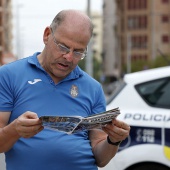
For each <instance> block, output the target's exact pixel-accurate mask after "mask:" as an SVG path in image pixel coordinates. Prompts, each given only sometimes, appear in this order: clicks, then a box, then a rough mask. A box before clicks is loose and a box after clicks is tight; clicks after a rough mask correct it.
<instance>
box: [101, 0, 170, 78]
mask: <svg viewBox="0 0 170 170" xmlns="http://www.w3.org/2000/svg"><path fill="white" fill-rule="evenodd" d="M103 2H104V3H103V18H104V19H103V61H104V69H103V71H104V74H105V76H116V77H118V78H119V77H120V76H121V74H123V73H124V72H125V73H126V72H131V63H132V62H133V63H134V62H137V61H142V62H147V61H151V60H154V59H155V58H156V57H157V56H161V55H164V56H166V55H170V48H169V47H170V0H103ZM115 6H116V7H115ZM124 66H126V70H125V68H124ZM143 69H145V68H143Z"/></svg>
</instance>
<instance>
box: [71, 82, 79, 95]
mask: <svg viewBox="0 0 170 170" xmlns="http://www.w3.org/2000/svg"><path fill="white" fill-rule="evenodd" d="M70 94H71V96H72V97H77V96H78V94H79V93H78V87H77V86H76V85H72V86H71V90H70Z"/></svg>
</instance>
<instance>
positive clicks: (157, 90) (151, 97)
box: [135, 77, 170, 109]
mask: <svg viewBox="0 0 170 170" xmlns="http://www.w3.org/2000/svg"><path fill="white" fill-rule="evenodd" d="M135 88H136V90H137V91H138V93H139V94H140V96H141V97H142V98H143V99H144V101H145V102H146V103H147V104H149V105H150V106H152V107H159V108H168V109H169V108H170V77H166V78H162V79H157V80H154V81H149V82H147V83H142V84H138V85H136V86H135Z"/></svg>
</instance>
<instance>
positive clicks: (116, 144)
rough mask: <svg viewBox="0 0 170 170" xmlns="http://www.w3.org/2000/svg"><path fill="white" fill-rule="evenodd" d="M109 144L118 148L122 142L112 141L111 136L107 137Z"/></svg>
mask: <svg viewBox="0 0 170 170" xmlns="http://www.w3.org/2000/svg"><path fill="white" fill-rule="evenodd" d="M107 142H108V143H109V144H110V145H115V146H118V145H119V144H120V143H121V141H119V142H112V141H111V140H110V138H109V136H107Z"/></svg>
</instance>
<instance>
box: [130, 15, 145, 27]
mask: <svg viewBox="0 0 170 170" xmlns="http://www.w3.org/2000/svg"><path fill="white" fill-rule="evenodd" d="M143 28H147V16H129V17H128V29H143Z"/></svg>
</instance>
